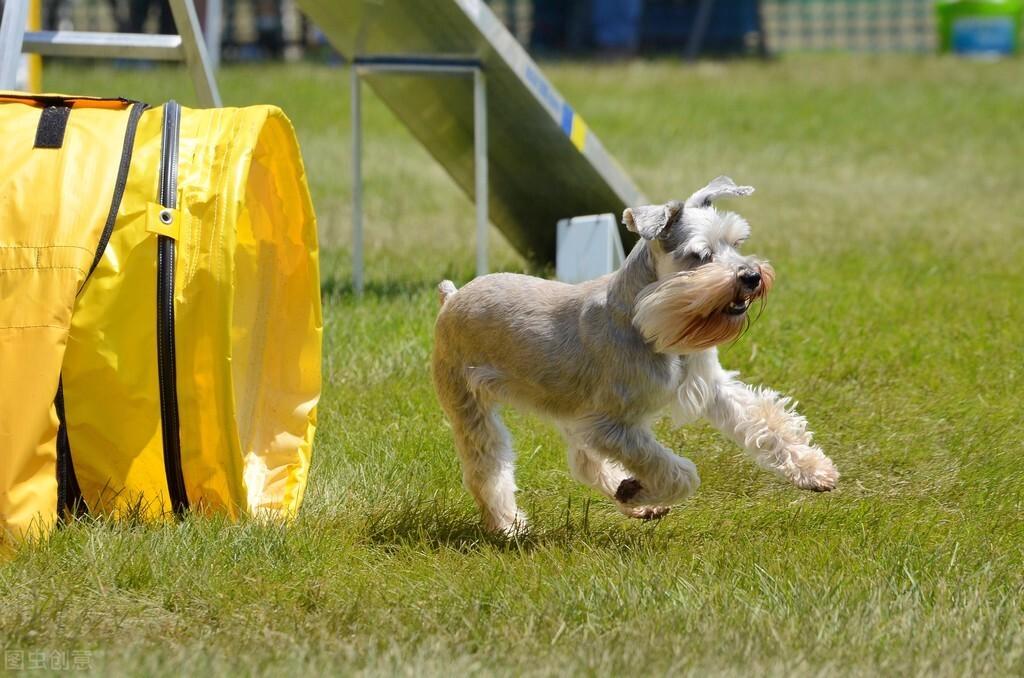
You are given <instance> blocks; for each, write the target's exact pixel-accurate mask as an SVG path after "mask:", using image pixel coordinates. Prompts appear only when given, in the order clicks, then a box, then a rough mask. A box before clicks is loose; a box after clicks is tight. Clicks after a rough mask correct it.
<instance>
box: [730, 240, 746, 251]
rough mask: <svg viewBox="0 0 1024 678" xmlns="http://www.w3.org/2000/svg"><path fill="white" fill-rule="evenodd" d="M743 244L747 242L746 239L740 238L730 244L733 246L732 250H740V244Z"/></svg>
mask: <svg viewBox="0 0 1024 678" xmlns="http://www.w3.org/2000/svg"><path fill="white" fill-rule="evenodd" d="M745 242H747V239H746V238H740V239H739V240H737V241H736V242H734V243H733V244H732V246H733V249H739V248H740V245H742V244H743V243H745Z"/></svg>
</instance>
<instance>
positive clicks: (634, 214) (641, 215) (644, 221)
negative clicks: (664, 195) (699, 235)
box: [622, 200, 683, 240]
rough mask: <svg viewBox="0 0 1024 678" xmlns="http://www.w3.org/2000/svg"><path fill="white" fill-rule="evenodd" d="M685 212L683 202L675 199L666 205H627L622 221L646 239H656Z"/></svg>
mask: <svg viewBox="0 0 1024 678" xmlns="http://www.w3.org/2000/svg"><path fill="white" fill-rule="evenodd" d="M682 213H683V203H681V202H678V201H675V200H673V201H672V202H670V203H666V204H664V205H643V206H641V207H627V208H626V211H625V212H623V213H622V223H623V224H625V226H626V228H627V229H629V230H630V231H632V232H633V233H636V234H638V235H639V236H640V237H641V238H643V239H644V240H654V239H655V238H657V237H658V235H660V234H661V233H662V231H664V230H665V227H667V226H671V225H672V224H674V223H675V222H676V221H677V220H678V219H679V216H680V215H681V214H682Z"/></svg>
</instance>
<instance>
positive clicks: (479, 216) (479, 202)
mask: <svg viewBox="0 0 1024 678" xmlns="http://www.w3.org/2000/svg"><path fill="white" fill-rule="evenodd" d="M473 171H474V174H475V175H476V274H477V275H478V276H481V275H487V270H488V267H487V237H488V235H489V231H488V224H487V215H488V206H489V201H488V196H487V80H486V76H485V75H484V72H483V69H480V68H477V69H476V70H474V71H473Z"/></svg>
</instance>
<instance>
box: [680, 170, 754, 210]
mask: <svg viewBox="0 0 1024 678" xmlns="http://www.w3.org/2000/svg"><path fill="white" fill-rule="evenodd" d="M753 192H754V187H753V186H737V185H736V182H734V181H733V180H732V179H730V178H729V177H726V176H721V177H716V178H715V179H712V180H711V183H710V184H708V185H707V186H705V187H704V188H702V189H700V190H699V191H697V192H696V193H694V194H693V195H691V196H690V197H689V198H688V199H687V201H686V206H687V207H710V206H711V203H712V202H714V201H715V200H717V199H718V198H724V197H728V196H737V195H750V194H751V193H753Z"/></svg>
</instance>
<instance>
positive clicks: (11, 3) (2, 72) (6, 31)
mask: <svg viewBox="0 0 1024 678" xmlns="http://www.w3.org/2000/svg"><path fill="white" fill-rule="evenodd" d="M27 22H28V2H26V0H7V2H6V3H5V4H4V17H3V23H0V89H15V88H16V86H17V83H16V81H17V79H18V64H19V62H20V61H21V43H22V41H23V40H24V38H25V25H26V23H27Z"/></svg>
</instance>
